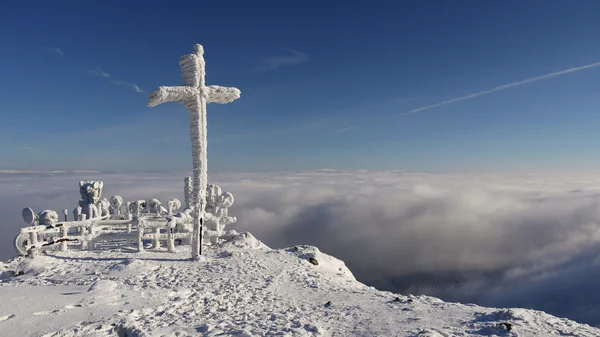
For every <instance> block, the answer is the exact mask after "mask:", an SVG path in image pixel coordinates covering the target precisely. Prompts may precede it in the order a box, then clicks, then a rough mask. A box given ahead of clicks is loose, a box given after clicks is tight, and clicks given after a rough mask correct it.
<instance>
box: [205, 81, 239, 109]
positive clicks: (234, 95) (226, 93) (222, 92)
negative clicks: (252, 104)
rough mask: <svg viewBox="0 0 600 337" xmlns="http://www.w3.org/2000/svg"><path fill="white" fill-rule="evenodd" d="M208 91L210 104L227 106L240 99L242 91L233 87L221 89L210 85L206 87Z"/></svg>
mask: <svg viewBox="0 0 600 337" xmlns="http://www.w3.org/2000/svg"><path fill="white" fill-rule="evenodd" d="M206 90H207V91H208V102H209V103H218V104H226V103H231V102H233V101H235V100H236V99H238V98H240V94H241V92H240V89H238V88H233V87H221V86H218V85H209V86H208V87H206Z"/></svg>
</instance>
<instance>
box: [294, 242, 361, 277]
mask: <svg viewBox="0 0 600 337" xmlns="http://www.w3.org/2000/svg"><path fill="white" fill-rule="evenodd" d="M286 251H287V252H290V253H292V254H295V255H297V256H298V257H299V258H300V259H302V260H304V261H306V263H310V264H312V265H314V266H315V267H316V269H317V270H319V271H323V272H327V273H335V274H341V275H344V276H346V277H349V278H351V279H352V280H354V279H355V278H354V275H352V272H351V271H350V269H348V268H347V267H346V264H345V263H344V261H342V260H339V259H336V258H335V257H333V256H331V255H327V254H324V253H321V251H320V250H319V248H317V247H314V246H295V247H293V248H288V249H286Z"/></svg>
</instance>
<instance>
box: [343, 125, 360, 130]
mask: <svg viewBox="0 0 600 337" xmlns="http://www.w3.org/2000/svg"><path fill="white" fill-rule="evenodd" d="M358 127H359V126H358V125H355V126H349V127H347V128H343V129H340V130H338V132H346V131H350V130H354V129H357V128H358Z"/></svg>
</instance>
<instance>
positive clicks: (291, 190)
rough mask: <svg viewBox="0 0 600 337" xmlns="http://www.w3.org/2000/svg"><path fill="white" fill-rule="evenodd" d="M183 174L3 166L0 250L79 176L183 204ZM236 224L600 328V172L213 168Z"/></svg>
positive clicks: (464, 297)
mask: <svg viewBox="0 0 600 337" xmlns="http://www.w3.org/2000/svg"><path fill="white" fill-rule="evenodd" d="M183 176H184V175H183V174H181V175H167V174H155V175H148V174H144V175H103V174H94V173H84V174H47V175H40V174H1V175H0V191H2V192H1V194H0V213H1V214H2V215H3V218H2V219H1V220H0V230H2V233H3V234H4V235H2V236H1V237H2V239H0V240H2V242H0V243H1V245H0V258H2V259H7V258H8V257H10V256H11V255H12V254H13V253H12V242H11V240H12V238H13V237H14V235H15V234H16V232H17V230H18V228H19V227H20V226H22V225H24V222H23V221H22V220H21V219H20V212H21V209H22V208H23V207H25V206H30V207H32V208H34V210H36V211H40V210H42V209H44V208H51V209H56V210H61V209H63V208H65V207H66V208H69V209H72V208H73V207H75V206H76V203H77V200H78V198H79V195H78V190H77V182H78V181H79V180H85V179H101V180H104V181H105V191H104V194H105V196H107V197H108V196H110V195H111V194H120V195H122V196H123V197H124V198H125V199H128V200H133V199H139V198H146V199H148V198H151V197H158V198H159V199H161V200H166V199H167V198H170V197H178V198H180V199H182V200H183V193H182V190H183ZM211 179H213V180H212V182H216V183H218V184H220V185H221V186H222V187H223V189H224V190H226V191H230V192H232V193H233V194H234V196H235V200H236V201H235V204H234V206H233V207H232V209H231V212H230V213H231V214H232V215H235V216H237V217H238V219H239V220H238V221H239V222H238V223H237V224H235V225H234V229H236V230H238V231H242V230H248V231H251V232H252V233H253V234H254V235H255V236H256V237H258V238H259V239H261V240H262V241H264V242H265V243H266V244H267V245H269V246H271V247H285V246H292V245H296V244H311V245H316V246H318V247H319V248H320V249H321V250H323V251H324V252H326V253H329V254H332V255H335V256H337V257H339V258H341V259H343V260H344V261H345V262H346V264H347V265H348V266H349V267H350V268H351V269H352V271H353V272H354V274H355V275H356V276H357V278H359V279H360V280H362V281H363V282H367V283H370V284H375V285H377V286H378V287H380V288H384V289H390V290H396V291H398V290H401V289H404V290H405V291H411V292H417V293H428V294H433V295H436V296H440V297H442V298H445V299H448V300H455V301H462V302H475V303H480V304H484V305H490V306H518V307H530V308H536V309H541V310H546V311H548V312H550V313H553V314H557V315H560V316H566V317H569V318H572V319H575V320H578V321H583V322H589V323H594V324H599V323H600V320H599V319H598V318H597V317H598V315H597V314H596V313H597V312H598V310H600V294H598V295H596V294H597V292H596V291H595V287H596V286H595V281H596V280H598V276H600V258H598V256H600V255H599V254H600V231H599V230H598V229H599V224H600V209H599V205H600V176H590V175H586V176H584V175H549V174H544V175H528V174H518V175H517V174H514V175H430V174H409V173H403V172H337V171H331V170H322V171H317V172H295V173H272V174H228V175H225V174H213V175H211Z"/></svg>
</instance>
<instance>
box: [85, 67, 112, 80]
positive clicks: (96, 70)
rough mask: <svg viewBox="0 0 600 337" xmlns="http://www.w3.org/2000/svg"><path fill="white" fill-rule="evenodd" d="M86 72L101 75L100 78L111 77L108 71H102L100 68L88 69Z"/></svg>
mask: <svg viewBox="0 0 600 337" xmlns="http://www.w3.org/2000/svg"><path fill="white" fill-rule="evenodd" d="M88 73H89V74H90V75H94V76H98V77H102V78H110V77H111V75H110V74H109V73H107V72H106V71H104V70H102V69H100V68H95V69H89V70H88Z"/></svg>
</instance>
